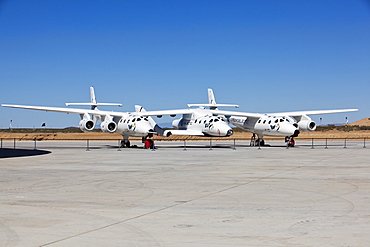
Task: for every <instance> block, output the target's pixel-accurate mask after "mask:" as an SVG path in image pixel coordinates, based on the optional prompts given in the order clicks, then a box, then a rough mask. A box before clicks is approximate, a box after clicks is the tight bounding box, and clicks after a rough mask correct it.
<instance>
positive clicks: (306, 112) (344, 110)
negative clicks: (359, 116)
mask: <svg viewBox="0 0 370 247" xmlns="http://www.w3.org/2000/svg"><path fill="white" fill-rule="evenodd" d="M354 111H358V109H340V110H318V111H296V112H280V113H271V115H275V116H291V117H299V116H302V115H321V114H330V113H342V112H354Z"/></svg>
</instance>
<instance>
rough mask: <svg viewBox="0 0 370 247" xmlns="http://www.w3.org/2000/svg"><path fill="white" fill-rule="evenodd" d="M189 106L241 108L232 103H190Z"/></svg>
mask: <svg viewBox="0 0 370 247" xmlns="http://www.w3.org/2000/svg"><path fill="white" fill-rule="evenodd" d="M188 106H189V107H194V106H203V107H206V106H207V107H212V108H213V107H236V108H239V105H232V104H188Z"/></svg>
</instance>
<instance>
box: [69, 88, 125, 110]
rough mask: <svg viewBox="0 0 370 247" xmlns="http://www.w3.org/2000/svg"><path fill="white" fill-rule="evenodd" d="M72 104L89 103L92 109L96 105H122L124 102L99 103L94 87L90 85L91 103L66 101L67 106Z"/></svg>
mask: <svg viewBox="0 0 370 247" xmlns="http://www.w3.org/2000/svg"><path fill="white" fill-rule="evenodd" d="M70 105H89V106H91V110H95V109H96V107H97V106H99V105H105V106H110V105H115V106H122V104H117V103H97V102H96V97H95V91H94V87H90V102H89V103H66V106H70Z"/></svg>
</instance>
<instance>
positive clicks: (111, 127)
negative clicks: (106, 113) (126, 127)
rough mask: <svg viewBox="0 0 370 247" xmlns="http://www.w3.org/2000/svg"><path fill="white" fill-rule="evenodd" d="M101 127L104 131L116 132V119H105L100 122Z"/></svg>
mask: <svg viewBox="0 0 370 247" xmlns="http://www.w3.org/2000/svg"><path fill="white" fill-rule="evenodd" d="M100 129H101V130H102V131H103V132H104V133H109V134H110V133H114V132H116V130H117V124H116V123H115V122H114V121H103V122H102V123H101V124H100Z"/></svg>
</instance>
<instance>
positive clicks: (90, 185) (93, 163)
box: [0, 142, 370, 247]
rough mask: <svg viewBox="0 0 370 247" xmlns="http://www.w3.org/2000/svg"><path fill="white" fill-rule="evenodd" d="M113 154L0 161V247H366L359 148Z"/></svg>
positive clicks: (171, 146) (198, 146) (218, 147)
mask: <svg viewBox="0 0 370 247" xmlns="http://www.w3.org/2000/svg"><path fill="white" fill-rule="evenodd" d="M114 144H115V143H112V142H110V143H104V142H97V143H92V144H91V146H90V147H89V150H90V151H86V147H85V146H84V145H85V144H84V143H80V145H77V143H76V142H73V143H72V142H62V143H60V142H58V143H56V142H43V143H41V144H38V145H39V147H38V148H39V149H41V150H44V151H50V153H48V152H45V153H46V154H43V155H30V156H16V155H15V156H14V157H8V158H1V159H0V175H1V176H0V183H1V187H0V246H22V247H24V246H50V247H57V246H58V247H60V246H63V247H64V246H79V247H85V246H86V247H92V246H99V247H100V246H104V247H108V246H109V247H110V246H130V247H132V246H145V247H148V246H165V247H170V246H171V247H172V246H181V247H182V246H186V247H188V246H206V247H211V246H264V247H265V246H271V247H272V246H274V247H276V246H294V247H297V246H298V247H300V246H302V247H305V246H315V247H316V246H335V247H349V246H351V247H358V246H363V247H365V246H369V243H370V234H369V232H370V207H369V205H370V162H369V161H370V148H362V146H363V144H362V143H361V142H351V143H348V147H347V148H343V146H342V143H338V144H337V145H334V146H330V147H329V148H328V149H325V148H324V146H318V147H315V148H314V149H311V147H310V143H309V142H307V143H301V146H299V145H298V146H297V147H296V148H289V149H286V148H285V147H284V146H278V145H277V146H272V147H262V148H261V149H260V150H259V149H258V148H256V147H247V146H243V145H238V144H237V145H236V150H233V145H230V143H228V144H224V143H218V144H217V143H216V144H214V146H213V147H212V150H210V148H209V146H208V143H207V142H196V143H188V144H187V148H186V150H184V146H183V144H182V143H179V142H160V143H157V145H158V149H157V150H156V151H151V150H144V149H141V148H132V149H121V150H120V151H118V148H117V147H116V146H115V145H114ZM133 144H135V143H133ZM279 144H281V143H279ZM11 145H12V143H4V146H7V148H11V147H9V146H11ZM17 145H18V144H17ZM19 145H20V147H19V148H22V149H24V148H27V147H25V146H26V145H28V146H29V147H30V148H31V149H32V145H33V144H32V142H31V143H21V144H19ZM137 145H139V146H141V143H137Z"/></svg>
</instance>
